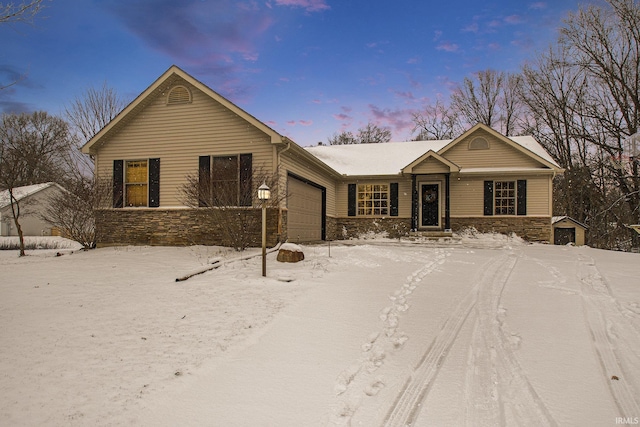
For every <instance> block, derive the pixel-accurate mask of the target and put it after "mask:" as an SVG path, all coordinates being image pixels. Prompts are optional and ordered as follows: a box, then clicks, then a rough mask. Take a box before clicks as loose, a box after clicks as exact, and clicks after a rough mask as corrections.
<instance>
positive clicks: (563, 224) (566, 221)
mask: <svg viewBox="0 0 640 427" xmlns="http://www.w3.org/2000/svg"><path fill="white" fill-rule="evenodd" d="M551 225H552V227H553V244H554V245H566V244H569V243H573V244H574V245H576V246H582V245H584V244H585V243H586V232H587V230H588V229H589V227H587V226H586V225H584V224H583V223H581V222H578V221H576V220H575V219H573V218H571V217H568V216H566V215H565V216H554V217H553V218H552V219H551Z"/></svg>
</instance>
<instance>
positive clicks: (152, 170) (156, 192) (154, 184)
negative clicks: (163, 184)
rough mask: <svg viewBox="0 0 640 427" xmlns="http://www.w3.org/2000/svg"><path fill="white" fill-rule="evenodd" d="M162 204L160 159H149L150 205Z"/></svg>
mask: <svg viewBox="0 0 640 427" xmlns="http://www.w3.org/2000/svg"><path fill="white" fill-rule="evenodd" d="M158 206H160V159H149V207H150V208H157V207H158Z"/></svg>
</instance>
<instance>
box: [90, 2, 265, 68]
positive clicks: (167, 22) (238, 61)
mask: <svg viewBox="0 0 640 427" xmlns="http://www.w3.org/2000/svg"><path fill="white" fill-rule="evenodd" d="M103 4H104V8H105V9H106V10H107V11H109V12H110V13H112V14H113V15H114V16H116V17H117V18H118V19H119V20H120V21H121V22H122V23H123V25H124V26H125V27H126V28H127V29H128V31H130V32H131V33H133V34H135V35H136V36H137V37H138V38H140V40H142V41H143V43H145V44H147V45H149V46H150V47H151V48H153V49H155V50H157V51H159V52H162V53H164V54H166V55H168V56H169V57H171V58H172V59H173V60H174V61H175V62H177V63H180V64H189V65H191V66H193V67H200V68H201V69H205V68H206V69H209V70H211V71H213V72H216V73H219V74H217V76H218V78H220V77H221V78H222V79H224V78H226V76H228V75H230V74H233V73H236V72H238V71H245V70H244V66H245V63H252V62H255V61H257V60H258V58H259V56H258V48H257V45H258V43H259V41H260V40H261V38H262V35H263V34H264V33H265V32H266V31H267V30H268V29H269V28H270V27H271V26H272V25H273V22H274V19H273V18H272V16H271V15H272V13H271V12H269V11H268V10H266V9H265V8H264V7H261V6H260V5H259V4H258V3H257V2H255V1H245V2H235V1H233V0H210V1H207V2H203V1H198V0H186V1H182V2H176V1H174V0H133V1H129V2H121V1H116V0H108V1H105V2H104V3H103Z"/></svg>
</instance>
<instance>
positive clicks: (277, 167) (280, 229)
mask: <svg viewBox="0 0 640 427" xmlns="http://www.w3.org/2000/svg"><path fill="white" fill-rule="evenodd" d="M290 148H291V141H287V146H286V147H285V148H284V149H283V150H280V151H278V155H277V160H276V171H277V173H278V187H280V167H281V166H282V160H281V156H282V153H285V152H287V151H288V150H289V149H290ZM285 185H286V184H285ZM278 191H279V189H278ZM285 191H286V188H285ZM282 228H283V227H282V203H278V235H279V236H280V239H278V240H281V239H282Z"/></svg>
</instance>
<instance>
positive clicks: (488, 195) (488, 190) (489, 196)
mask: <svg viewBox="0 0 640 427" xmlns="http://www.w3.org/2000/svg"><path fill="white" fill-rule="evenodd" d="M484 214H485V215H486V216H489V215H493V181H485V182H484Z"/></svg>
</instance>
